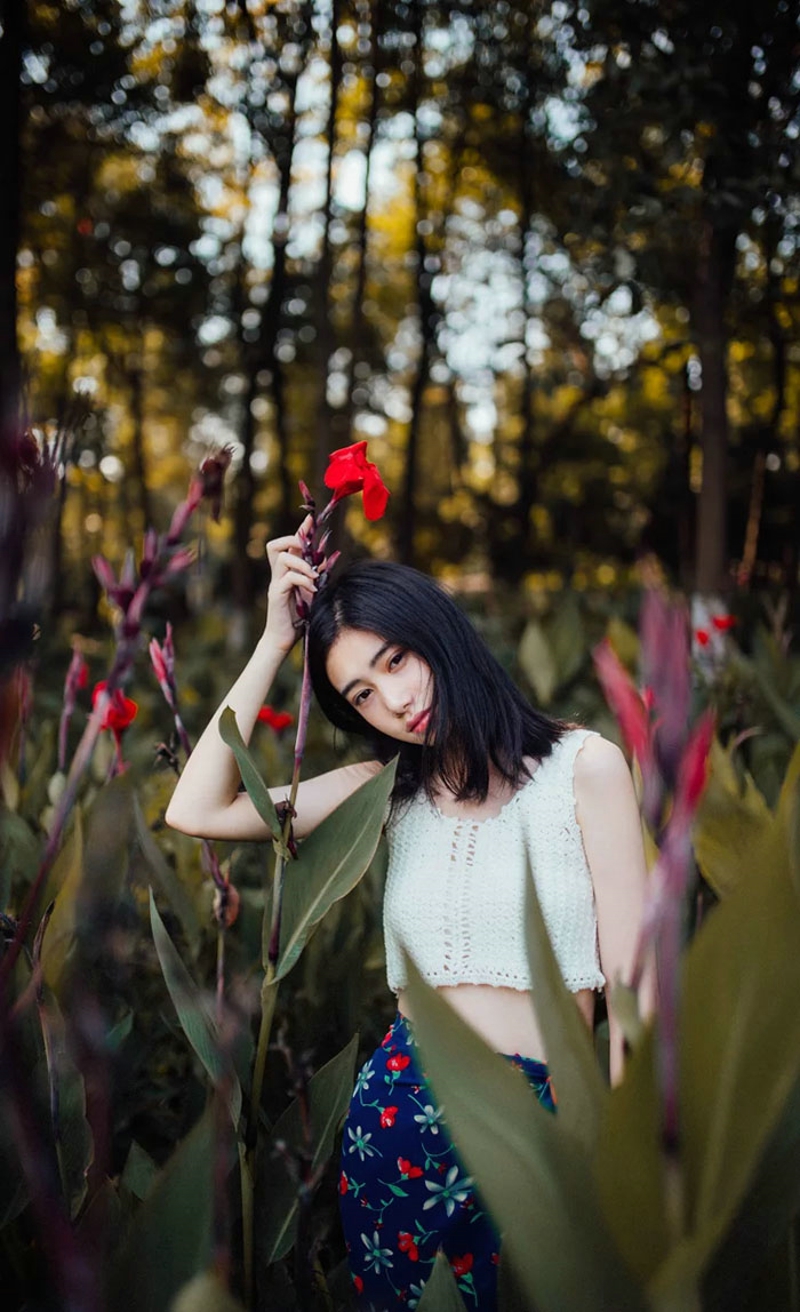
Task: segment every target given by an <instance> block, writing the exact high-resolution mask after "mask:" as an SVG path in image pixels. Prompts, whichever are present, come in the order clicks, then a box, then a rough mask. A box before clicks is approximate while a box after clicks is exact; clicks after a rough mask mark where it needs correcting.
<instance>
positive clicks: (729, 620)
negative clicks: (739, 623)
mask: <svg viewBox="0 0 800 1312" xmlns="http://www.w3.org/2000/svg"><path fill="white" fill-rule="evenodd" d="M711 623H712V624H713V625H714V628H715V629H716V630H717V632H718V633H727V632H728V629H732V628H733V627H734V625H735V624H736V616H735V615H712V616H711Z"/></svg>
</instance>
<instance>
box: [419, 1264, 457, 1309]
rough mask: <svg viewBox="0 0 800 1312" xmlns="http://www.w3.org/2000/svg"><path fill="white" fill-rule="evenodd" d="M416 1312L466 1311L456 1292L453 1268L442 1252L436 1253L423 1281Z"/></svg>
mask: <svg viewBox="0 0 800 1312" xmlns="http://www.w3.org/2000/svg"><path fill="white" fill-rule="evenodd" d="M417 1312H467V1310H466V1306H465V1304H464V1300H463V1298H462V1297H461V1295H460V1294H459V1292H458V1285H457V1284H456V1278H455V1276H454V1275H453V1268H452V1267H451V1266H450V1263H449V1262H448V1260H447V1258H446V1257H445V1255H444V1253H442V1252H441V1251H440V1252H438V1253H437V1254H436V1258H435V1260H434V1263H433V1266H432V1267H431V1273H430V1275H429V1276H428V1279H427V1280H426V1281H425V1287H424V1289H423V1291H422V1297H421V1299H420V1300H419V1302H418V1303H417Z"/></svg>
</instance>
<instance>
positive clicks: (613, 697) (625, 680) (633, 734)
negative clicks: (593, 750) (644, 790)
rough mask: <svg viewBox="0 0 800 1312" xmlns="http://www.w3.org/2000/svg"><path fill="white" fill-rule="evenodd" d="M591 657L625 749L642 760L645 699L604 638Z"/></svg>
mask: <svg viewBox="0 0 800 1312" xmlns="http://www.w3.org/2000/svg"><path fill="white" fill-rule="evenodd" d="M592 657H593V659H594V667H595V670H596V671H597V677H598V679H599V680H600V685H601V687H602V689H603V692H604V694H605V698H606V701H607V702H608V704H609V706H610V707H611V709H612V711H613V712H614V715H615V716H616V718H617V720H618V721H619V727H620V729H621V730H622V736H623V738H624V739H625V742H626V744H627V746H628V750H629V751H631V752H632V753H633V754H634V756H637V757H638V758H639V760H640V761H642V760H644V758H645V757H646V756H647V754H648V752H649V750H650V716H649V713H648V709H647V706H646V704H645V701H644V699H643V698H642V697H640V695H639V693H638V692H637V691H636V688H635V687H634V685H633V682H632V680H631V678H630V675H629V674H628V672H627V670H626V669H625V667H624V665H623V664H622V662H621V661H620V660H619V658H618V656H617V654H616V652H615V651H614V649H613V647H612V646H611V643H610V642H609V641H608V639H605V640H604V641H603V642H600V643H598V645H597V646H596V647H595V649H594V651H593V652H592ZM651 695H652V694H651Z"/></svg>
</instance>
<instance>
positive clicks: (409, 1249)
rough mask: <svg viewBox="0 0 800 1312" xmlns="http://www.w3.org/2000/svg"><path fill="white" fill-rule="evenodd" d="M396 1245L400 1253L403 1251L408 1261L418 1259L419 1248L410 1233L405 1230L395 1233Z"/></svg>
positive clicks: (416, 1260)
mask: <svg viewBox="0 0 800 1312" xmlns="http://www.w3.org/2000/svg"><path fill="white" fill-rule="evenodd" d="M397 1247H398V1248H399V1249H400V1252H401V1253H405V1254H406V1255H407V1257H408V1260H409V1262H418V1261H419V1249H418V1248H417V1245H416V1244H415V1243H414V1236H413V1235H410V1234H409V1233H408V1231H407V1230H400V1231H399V1233H398V1235H397Z"/></svg>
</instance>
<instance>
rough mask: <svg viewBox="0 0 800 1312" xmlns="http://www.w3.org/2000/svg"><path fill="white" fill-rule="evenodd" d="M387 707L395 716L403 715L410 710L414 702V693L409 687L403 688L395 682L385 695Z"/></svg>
mask: <svg viewBox="0 0 800 1312" xmlns="http://www.w3.org/2000/svg"><path fill="white" fill-rule="evenodd" d="M384 696H385V698H386V705H387V707H388V708H389V710H390V711H393V712H394V714H395V715H402V714H403V713H404V712H405V711H407V710H408V709H409V707H410V706H411V702H412V692H411V689H410V688H408V687H404V686H401V685H400V684H399V683H398V682H397V680H396V679H395V680H393V681H392V684H391V686H390V687H389V688H387V689H386V692H385V694H384Z"/></svg>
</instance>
